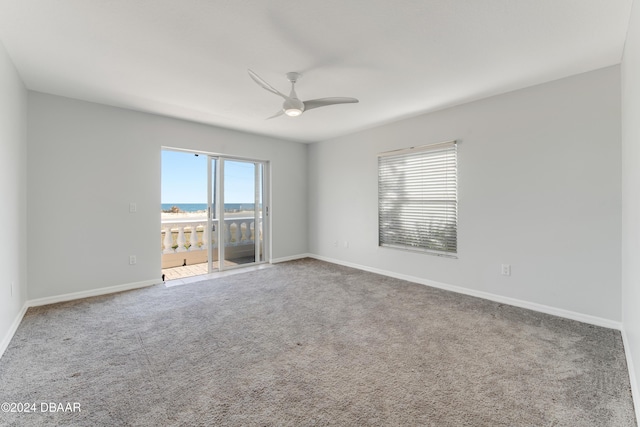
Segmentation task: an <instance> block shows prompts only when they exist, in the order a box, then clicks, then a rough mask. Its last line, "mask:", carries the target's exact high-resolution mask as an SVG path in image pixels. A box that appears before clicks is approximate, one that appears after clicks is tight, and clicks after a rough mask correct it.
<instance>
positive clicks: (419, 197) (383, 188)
mask: <svg viewBox="0 0 640 427" xmlns="http://www.w3.org/2000/svg"><path fill="white" fill-rule="evenodd" d="M457 164H458V159H457V144H456V141H451V142H444V143H440V144H433V145H426V146H422V147H412V148H408V149H404V150H397V151H390V152H386V153H381V154H379V155H378V221H379V223H378V224H379V225H378V226H379V245H380V246H389V247H395V248H400V249H409V250H415V251H423V252H428V253H433V254H435V255H441V256H451V257H455V254H456V253H457V246H458V243H457V240H458V237H457V229H458V194H457V193H458V190H457V187H458V186H457V175H458V173H457V172H458V165H457Z"/></svg>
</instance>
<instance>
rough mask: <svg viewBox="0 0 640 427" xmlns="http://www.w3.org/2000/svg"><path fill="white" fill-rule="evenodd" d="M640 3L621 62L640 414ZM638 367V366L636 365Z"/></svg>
mask: <svg viewBox="0 0 640 427" xmlns="http://www.w3.org/2000/svg"><path fill="white" fill-rule="evenodd" d="M639 76H640V4H639V3H638V1H637V0H636V1H634V4H633V9H632V12H631V20H630V22H629V33H628V35H627V43H626V45H625V51H624V58H623V62H622V159H623V164H622V236H623V239H622V322H623V323H622V324H623V328H624V333H625V335H626V337H627V342H626V344H627V348H626V351H627V358H628V360H629V362H630V363H629V368H630V369H629V370H630V373H631V377H632V378H631V382H632V387H633V392H634V396H635V398H636V413H637V414H638V415H639V416H640V407H638V403H640V397H639V396H638V394H639V393H640V378H639V377H638V375H637V369H639V367H640V77H639ZM634 367H635V369H634Z"/></svg>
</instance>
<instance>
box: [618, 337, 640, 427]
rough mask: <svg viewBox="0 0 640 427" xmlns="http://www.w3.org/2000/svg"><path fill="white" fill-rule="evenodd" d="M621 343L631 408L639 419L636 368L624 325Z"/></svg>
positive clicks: (639, 405)
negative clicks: (627, 375)
mask: <svg viewBox="0 0 640 427" xmlns="http://www.w3.org/2000/svg"><path fill="white" fill-rule="evenodd" d="M621 333H622V344H623V345H624V354H625V356H626V358H627V370H628V371H629V383H630V384H631V398H632V399H633V408H634V409H635V411H636V420H640V389H639V388H638V381H637V377H636V370H635V367H634V365H633V357H631V346H630V345H629V339H628V338H627V331H626V330H625V329H624V326H623V327H622V330H621Z"/></svg>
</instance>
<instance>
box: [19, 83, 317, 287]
mask: <svg viewBox="0 0 640 427" xmlns="http://www.w3.org/2000/svg"><path fill="white" fill-rule="evenodd" d="M163 146H168V147H177V148H187V149H193V150H200V151H204V152H212V153H220V154H228V155H235V156H244V157H250V158H256V159H259V160H267V161H270V162H271V166H272V168H271V169H272V174H271V176H272V182H271V184H272V186H271V189H272V194H271V196H272V257H273V258H282V257H288V256H293V255H297V254H300V253H305V252H306V251H307V222H306V220H307V211H306V204H307V195H306V190H307V183H306V172H305V171H306V166H307V165H306V151H307V146H306V145H304V144H300V143H295V142H288V141H280V140H276V139H271V138H267V137H261V136H255V135H250V134H246V133H240V132H234V131H229V130H224V129H220V128H215V127H211V126H205V125H200V124H196V123H191V122H186V121H181V120H174V119H170V118H166V117H161V116H156V115H152V114H145V113H140V112H134V111H130V110H124V109H119V108H114V107H108V106H104V105H99V104H93V103H88V102H83V101H76V100H71V99H67V98H61V97H58V96H52V95H45V94H41V93H34V92H30V93H29V144H28V191H27V195H28V205H29V210H28V222H29V232H28V244H29V249H28V263H29V297H30V298H31V299H35V298H43V297H50V296H57V295H62V294H66V293H73V292H81V291H89V290H92V289H98V288H102V287H109V286H116V285H127V284H135V283H139V282H145V281H149V280H159V278H160V269H161V268H160V260H161V253H160V167H161V161H160V153H161V147H163ZM130 202H136V203H137V213H134V214H132V213H129V203H130ZM129 255H136V256H137V264H136V265H133V266H131V265H129Z"/></svg>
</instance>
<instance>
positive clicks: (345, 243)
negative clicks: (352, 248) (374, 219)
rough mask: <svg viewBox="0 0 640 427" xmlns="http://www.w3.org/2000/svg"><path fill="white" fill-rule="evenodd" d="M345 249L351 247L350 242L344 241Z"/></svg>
mask: <svg viewBox="0 0 640 427" xmlns="http://www.w3.org/2000/svg"><path fill="white" fill-rule="evenodd" d="M344 247H345V248H348V247H349V242H347V241H346V240H345V241H344Z"/></svg>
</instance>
